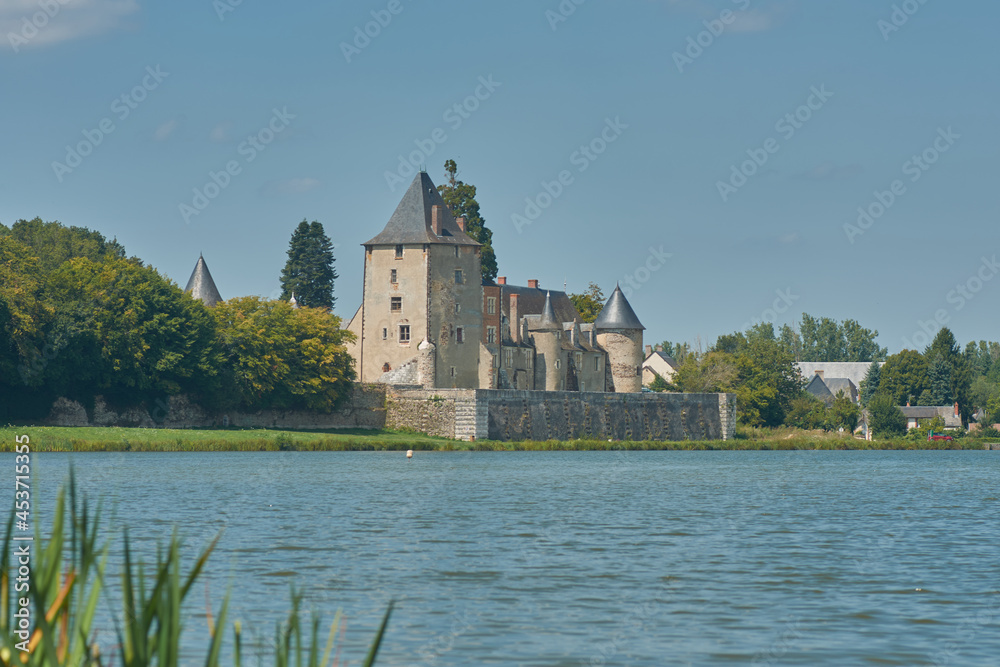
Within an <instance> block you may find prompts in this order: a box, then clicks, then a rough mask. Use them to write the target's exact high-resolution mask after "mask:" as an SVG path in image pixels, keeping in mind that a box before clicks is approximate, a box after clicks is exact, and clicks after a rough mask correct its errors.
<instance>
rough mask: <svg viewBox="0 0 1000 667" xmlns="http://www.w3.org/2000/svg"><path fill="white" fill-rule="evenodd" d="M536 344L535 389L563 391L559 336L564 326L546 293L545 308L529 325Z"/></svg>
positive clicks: (549, 296)
mask: <svg viewBox="0 0 1000 667" xmlns="http://www.w3.org/2000/svg"><path fill="white" fill-rule="evenodd" d="M528 331H529V332H531V336H532V338H533V339H534V343H535V389H538V390H542V389H544V390H545V391H558V390H560V389H562V378H563V372H564V371H563V369H561V368H559V366H560V365H561V364H560V363H559V362H560V360H561V358H562V344H561V342H560V340H559V335H560V333H561V332H562V326H561V325H560V324H559V322H557V321H556V314H555V311H554V310H553V309H552V297H551V295H550V294H549V292H546V293H545V306H544V307H543V308H542V314H541V315H539V317H538V319H537V320H533V321H532V322H531V323H530V324H529V325H528Z"/></svg>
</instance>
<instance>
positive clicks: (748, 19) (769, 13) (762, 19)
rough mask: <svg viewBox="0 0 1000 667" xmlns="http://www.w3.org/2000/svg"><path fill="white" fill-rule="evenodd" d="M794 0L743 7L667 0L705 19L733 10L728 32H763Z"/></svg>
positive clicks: (679, 9)
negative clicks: (791, 0)
mask: <svg viewBox="0 0 1000 667" xmlns="http://www.w3.org/2000/svg"><path fill="white" fill-rule="evenodd" d="M793 4H794V3H793V2H782V3H771V4H769V5H767V6H766V7H755V8H752V9H751V8H750V7H749V5H747V6H746V9H742V8H741V7H743V5H742V4H741V3H736V4H734V5H733V6H728V7H723V8H722V9H720V8H719V7H718V6H716V5H713V4H710V3H708V2H705V1H704V0H667V6H668V7H670V8H671V9H672V10H674V11H677V12H683V13H685V14H693V15H695V16H698V17H699V18H701V19H703V20H711V19H716V18H718V17H719V15H720V14H721V13H722V11H723V10H728V11H731V12H732V17H733V18H732V21H731V22H730V23H728V24H727V25H726V32H732V33H737V32H743V33H750V32H763V31H765V30H770V29H771V28H774V27H775V26H776V25H777V24H778V23H779V22H780V20H781V18H782V17H783V16H784V15H785V14H787V13H788V12H789V11H790V10H791V9H792V5H793Z"/></svg>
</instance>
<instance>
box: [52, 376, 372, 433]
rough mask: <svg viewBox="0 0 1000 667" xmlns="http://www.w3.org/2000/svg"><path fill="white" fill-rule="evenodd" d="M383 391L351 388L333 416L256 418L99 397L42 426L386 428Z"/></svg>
mask: <svg viewBox="0 0 1000 667" xmlns="http://www.w3.org/2000/svg"><path fill="white" fill-rule="evenodd" d="M385 395H386V385H380V384H355V385H354V388H353V391H352V392H351V395H350V396H348V397H347V398H346V399H345V400H344V402H343V403H342V404H341V405H340V407H339V408H337V409H336V410H335V411H333V412H331V413H328V414H324V413H321V412H315V411H312V410H260V411H258V412H233V411H229V412H220V413H211V412H208V411H206V410H204V409H203V408H201V407H200V406H199V405H197V404H195V403H193V402H192V401H191V400H190V399H188V398H187V397H186V396H171V397H170V398H169V399H168V400H166V401H162V400H160V401H156V403H155V404H154V405H152V406H149V407H138V408H129V409H126V410H121V411H116V410H114V409H111V408H109V407H108V405H107V404H106V403H105V402H104V399H102V398H101V397H100V396H98V397H97V400H96V401H95V404H94V411H93V414H91V415H88V414H87V411H86V410H85V409H84V407H83V406H82V405H80V404H79V403H77V402H76V401H70V400H67V399H65V398H60V399H58V400H57V401H56V402H55V404H54V405H53V406H52V410H51V412H50V413H49V416H48V417H47V418H46V419H45V421H43V422H42V425H45V426H126V427H139V428H212V427H219V426H234V427H237V428H287V429H337V428H363V429H382V428H385Z"/></svg>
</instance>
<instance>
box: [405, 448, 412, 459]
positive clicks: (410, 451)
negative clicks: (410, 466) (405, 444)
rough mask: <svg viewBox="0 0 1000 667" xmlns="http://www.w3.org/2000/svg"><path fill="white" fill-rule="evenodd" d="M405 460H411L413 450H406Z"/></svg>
mask: <svg viewBox="0 0 1000 667" xmlns="http://www.w3.org/2000/svg"><path fill="white" fill-rule="evenodd" d="M406 458H408V459H412V458H413V450H412V449H407V450H406Z"/></svg>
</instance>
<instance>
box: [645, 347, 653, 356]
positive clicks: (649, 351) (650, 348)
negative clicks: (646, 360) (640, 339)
mask: <svg viewBox="0 0 1000 667" xmlns="http://www.w3.org/2000/svg"><path fill="white" fill-rule="evenodd" d="M651 354H653V346H652V345H647V346H646V356H647V357H648V356H649V355H651Z"/></svg>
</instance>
